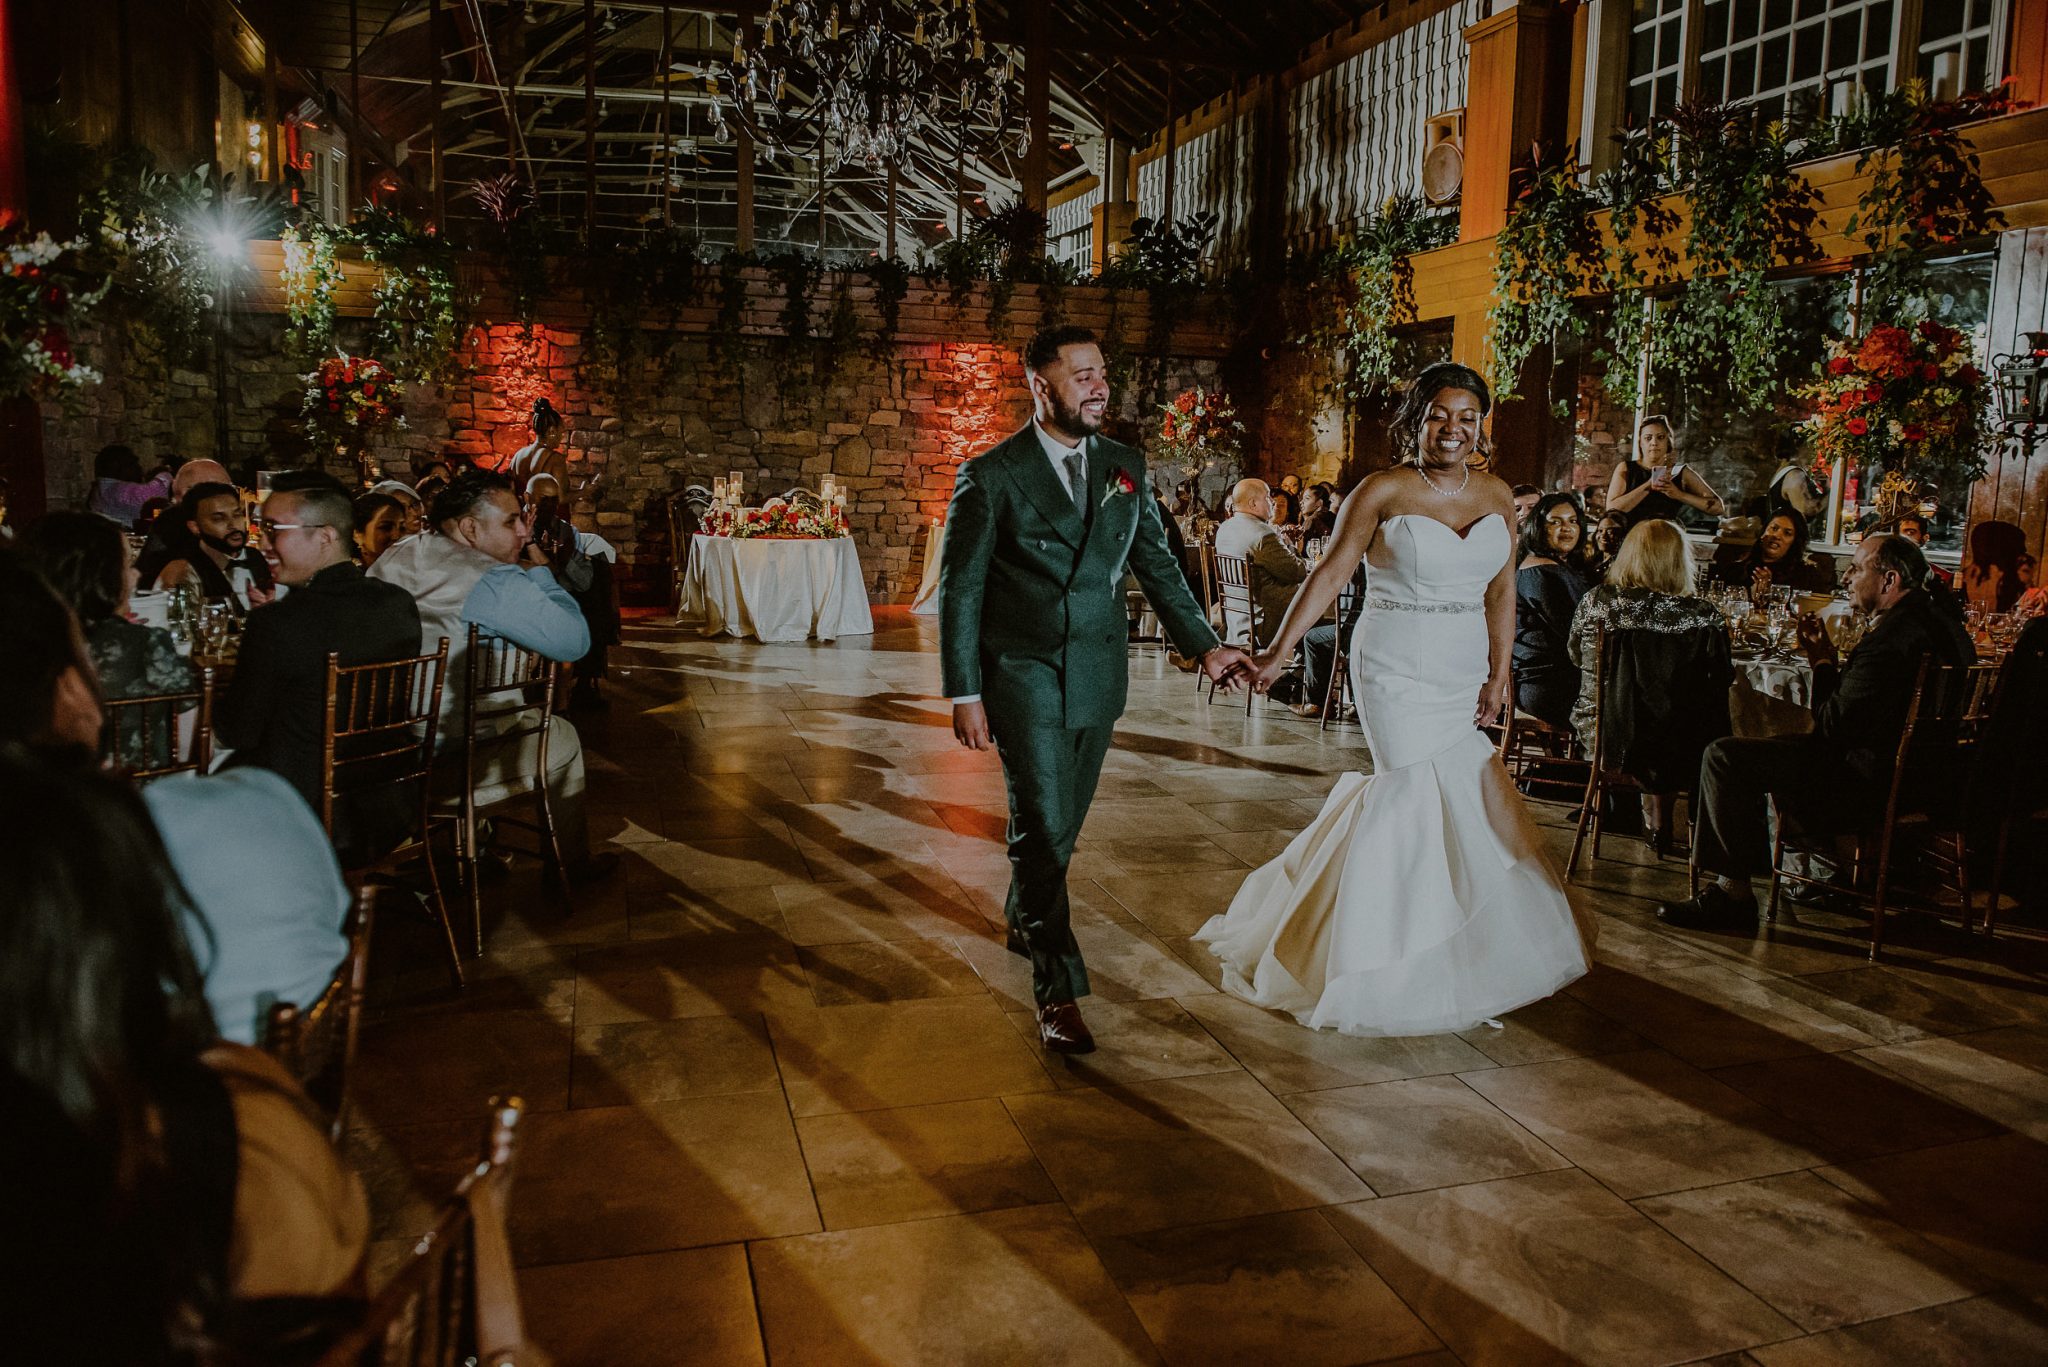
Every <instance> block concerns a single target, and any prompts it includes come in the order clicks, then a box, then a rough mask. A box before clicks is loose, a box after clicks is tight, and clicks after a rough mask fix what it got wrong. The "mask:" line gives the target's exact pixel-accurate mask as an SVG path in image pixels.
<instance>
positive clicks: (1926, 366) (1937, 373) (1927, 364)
mask: <svg viewBox="0 0 2048 1367" xmlns="http://www.w3.org/2000/svg"><path fill="white" fill-rule="evenodd" d="M1920 378H1921V379H1923V380H1938V379H1940V378H1941V367H1940V366H1938V365H1936V364H1935V363H1934V362H1932V361H1922V362H1921V363H1920Z"/></svg>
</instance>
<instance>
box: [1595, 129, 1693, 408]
mask: <svg viewBox="0 0 2048 1367" xmlns="http://www.w3.org/2000/svg"><path fill="white" fill-rule="evenodd" d="M1615 142H1616V144H1617V148H1616V158H1615V163H1614V165H1613V166H1611V167H1609V168H1608V169H1607V170H1606V171H1604V172H1602V173H1601V174H1600V176H1599V178H1598V180H1597V182H1596V184H1595V187H1594V193H1595V195H1596V196H1597V197H1598V199H1599V200H1600V201H1601V202H1602V203H1604V204H1605V205H1606V206H1607V211H1608V216H1607V229H1608V238H1607V249H1606V256H1605V260H1604V262H1603V263H1602V264H1603V269H1602V280H1601V282H1600V283H1601V285H1602V286H1603V287H1604V288H1605V289H1606V290H1607V291H1608V292H1609V293H1610V294H1611V295H1612V296H1613V298H1612V300H1611V303H1610V307H1609V309H1608V317H1607V327H1606V329H1605V336H1604V342H1603V345H1602V346H1600V347H1599V348H1598V349H1597V351H1596V353H1595V354H1596V356H1597V357H1598V359H1599V361H1600V362H1601V373H1602V375H1603V377H1604V379H1603V386H1602V387H1603V388H1605V389H1606V391H1607V394H1608V397H1609V398H1611V399H1612V400H1613V401H1614V402H1615V403H1616V404H1618V405H1620V406H1621V407H1623V408H1629V409H1634V408H1640V407H1641V406H1642V403H1643V396H1642V395H1641V394H1639V393H1638V392H1637V389H1638V381H1639V379H1640V368H1639V367H1638V365H1637V359H1638V358H1639V357H1640V356H1641V355H1642V354H1643V351H1644V349H1645V348H1646V347H1648V346H1650V345H1651V343H1652V341H1653V340H1654V334H1655V331H1656V315H1655V312H1654V308H1653V305H1652V294H1653V292H1654V291H1655V290H1657V289H1658V288H1660V287H1662V286H1665V285H1667V284H1669V283H1670V281H1671V280H1673V279H1674V278H1676V276H1677V273H1678V252H1677V250H1676V249H1675V248H1674V247H1673V246H1672V244H1671V234H1672V233H1673V232H1675V231H1676V230H1677V228H1678V212H1677V210H1675V209H1674V208H1672V207H1671V204H1670V202H1669V201H1668V200H1667V199H1666V195H1667V194H1668V192H1669V190H1670V188H1671V187H1670V176H1671V151H1672V147H1671V135H1670V132H1669V130H1667V129H1663V128H1655V129H1651V130H1649V131H1648V132H1646V133H1644V134H1642V135H1641V136H1630V135H1628V134H1617V135H1616V136H1615Z"/></svg>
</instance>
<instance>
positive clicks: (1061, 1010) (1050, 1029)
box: [1038, 1002, 1095, 1054]
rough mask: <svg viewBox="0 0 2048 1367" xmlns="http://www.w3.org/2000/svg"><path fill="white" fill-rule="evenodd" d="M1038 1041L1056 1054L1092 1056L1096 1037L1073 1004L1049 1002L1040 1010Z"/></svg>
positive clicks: (1079, 1010)
mask: <svg viewBox="0 0 2048 1367" xmlns="http://www.w3.org/2000/svg"><path fill="white" fill-rule="evenodd" d="M1038 1039H1039V1042H1040V1043H1041V1044H1043V1045H1045V1047H1046V1048H1048V1049H1050V1050H1052V1051H1053V1052H1054V1053H1055V1054H1092V1053H1094V1052H1095V1036H1093V1035H1091V1034H1089V1033H1088V1025H1087V1022H1085V1021H1083V1020H1082V1019H1081V1008H1080V1007H1078V1006H1076V1005H1074V1003H1072V1002H1047V1003H1046V1004H1045V1005H1044V1006H1041V1007H1039V1008H1038Z"/></svg>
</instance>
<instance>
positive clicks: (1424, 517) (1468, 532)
mask: <svg viewBox="0 0 2048 1367" xmlns="http://www.w3.org/2000/svg"><path fill="white" fill-rule="evenodd" d="M1403 517H1412V518H1414V519H1415V520H1416V521H1418V522H1434V523H1435V524H1436V525H1437V526H1439V527H1442V528H1443V529H1444V530H1445V531H1447V532H1449V533H1450V534H1451V535H1452V536H1455V537H1457V538H1458V540H1460V541H1470V540H1471V539H1472V533H1473V532H1474V531H1476V530H1478V528H1479V524H1480V523H1482V522H1484V521H1486V519H1488V518H1490V517H1500V514H1499V513H1481V514H1480V515H1479V516H1478V517H1475V518H1473V519H1472V520H1471V521H1470V522H1468V523H1466V524H1465V530H1463V531H1459V530H1458V529H1457V528H1456V527H1453V526H1452V525H1451V524H1450V523H1448V522H1446V521H1444V520H1443V519H1442V518H1440V517H1431V516H1430V515H1429V514H1428V513H1390V514H1389V515H1388V516H1387V517H1385V518H1384V519H1382V520H1383V521H1387V522H1392V521H1394V520H1395V519H1397V518H1403ZM1501 521H1502V522H1506V521H1507V519H1506V518H1504V517H1502V518H1501Z"/></svg>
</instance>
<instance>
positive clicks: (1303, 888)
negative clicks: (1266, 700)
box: [1196, 513, 1594, 1035]
mask: <svg viewBox="0 0 2048 1367" xmlns="http://www.w3.org/2000/svg"><path fill="white" fill-rule="evenodd" d="M1380 536H1381V537H1382V538H1384V539H1385V542H1386V550H1387V553H1388V555H1389V556H1390V557H1391V559H1392V564H1391V566H1390V567H1388V568H1384V569H1382V568H1380V567H1379V566H1374V567H1373V570H1372V578H1371V586H1370V589H1369V591H1368V594H1367V598H1366V603H1365V613H1364V615H1363V616H1362V617H1361V618H1360V619H1359V623H1358V626H1357V629H1356V630H1355V631H1354V632H1353V633H1352V643H1351V677H1352V686H1353V688H1354V689H1355V691H1356V693H1357V696H1358V709H1359V717H1360V719H1361V720H1362V721H1363V723H1364V726H1365V735H1366V742H1367V744H1368V745H1369V746H1370V747H1371V750H1372V758H1373V773H1372V775H1371V776H1370V777H1367V776H1365V775H1363V774H1355V773H1352V774H1345V775H1344V776H1343V777H1342V778H1340V779H1339V780H1338V781H1337V785H1336V787H1335V788H1333V789H1331V791H1330V796H1329V799H1328V800H1327V801H1326V802H1325V803H1324V804H1323V810H1322V813H1321V814H1320V815H1318V816H1317V817H1316V819H1315V820H1314V821H1312V822H1310V823H1309V826H1308V829H1306V830H1304V831H1303V832H1301V834H1299V835H1297V836H1296V837H1295V838H1294V840H1293V842H1292V843H1290V844H1289V845H1288V846H1287V848H1286V850H1285V851H1283V852H1282V853H1281V855H1280V857H1279V858H1277V859H1275V860H1273V861H1272V862H1271V863H1269V864H1267V865H1266V866H1265V867H1263V868H1261V869H1258V870H1256V871H1255V872H1254V873H1253V874H1252V875H1251V876H1250V877H1249V878H1247V879H1246V880H1245V882H1244V885H1243V887H1241V888H1240V889H1239V890H1238V893H1237V897H1236V899H1235V900H1233V901H1232V902H1231V904H1230V910H1229V911H1227V912H1225V913H1224V914H1223V915H1221V916H1217V917H1213V918H1211V920H1210V921H1209V923H1208V924H1207V925H1205V926H1203V927H1202V929H1201V930H1200V931H1199V932H1198V933H1197V935H1196V938H1197V939H1199V940H1203V941H1205V942H1207V943H1208V944H1209V946H1210V947H1211V949H1212V950H1214V952H1215V954H1216V956H1217V957H1218V958H1219V959H1221V960H1222V961H1223V983H1224V986H1225V987H1226V988H1227V989H1228V990H1229V991H1231V992H1233V993H1235V994H1236V995H1238V996H1240V997H1243V998H1245V999H1246V1000H1248V1001H1252V1002H1256V1003H1257V1004H1259V1005H1260V1006H1267V1007H1273V1008H1275V1009H1277V1010H1282V1011H1286V1012H1288V1013H1289V1014H1291V1015H1293V1016H1294V1017H1295V1018H1296V1019H1297V1020H1299V1021H1300V1022H1301V1023H1302V1024H1304V1025H1308V1026H1312V1027H1318V1028H1321V1027H1335V1028H1336V1029H1338V1030H1341V1031H1343V1032H1344V1033H1346V1034H1353V1035H1429V1034H1440V1033H1443V1032H1446V1031H1454V1030H1468V1029H1471V1028H1472V1027H1473V1026H1476V1025H1479V1024H1481V1023H1482V1022H1484V1021H1486V1020H1488V1019H1489V1018H1492V1017H1496V1016H1500V1015H1503V1014H1505V1013H1506V1012H1509V1011H1512V1010H1514V1009H1515V1008H1516V1007H1518V1006H1525V1005H1527V1004H1528V1003H1530V1002H1532V1001H1536V1000H1538V999H1539V998H1542V997H1547V996H1549V995H1550V994H1551V993H1553V992H1555V991H1557V989H1558V988H1560V987H1563V986H1564V985H1565V984H1566V983H1568V982H1571V981H1572V980H1573V979H1575V978H1577V977H1579V976H1580V975H1581V974H1583V973H1584V972H1585V971H1586V968H1587V964H1588V961H1589V959H1590V955H1591V946H1592V942H1593V933H1594V932H1593V923H1592V920H1591V918H1590V917H1589V916H1585V915H1581V914H1578V913H1577V912H1575V911H1574V909H1573V907H1572V905H1571V903H1570V902H1569V901H1568V900H1567V899H1566V897H1565V893H1564V885H1563V884H1562V883H1561V882H1560V881H1559V880H1558V876H1557V873H1556V871H1555V870H1553V869H1552V868H1551V866H1550V863H1549V861H1548V860H1547V859H1545V857H1544V855H1543V852H1542V850H1541V849H1540V848H1539V846H1538V844H1537V835H1536V828H1535V826H1534V824H1533V823H1532V822H1531V821H1530V820H1529V814H1528V812H1527V811H1526V810H1525V809H1524V807H1523V805H1522V798H1521V795H1520V794H1519V793H1517V792H1516V791H1515V787H1514V784H1513V782H1512V781H1511V780H1510V779H1509V778H1508V774H1507V770H1506V769H1505V768H1503V767H1502V765H1501V763H1500V760H1499V759H1498V758H1496V757H1495V755H1494V753H1493V747H1492V746H1491V745H1489V744H1488V743H1487V740H1486V737H1485V736H1484V735H1483V734H1482V733H1481V732H1479V731H1478V730H1476V729H1474V727H1473V725H1472V713H1473V709H1474V707H1475V706H1476V705H1477V703H1478V700H1479V691H1480V689H1481V688H1482V687H1483V686H1484V685H1485V683H1486V675H1487V639H1486V611H1485V604H1484V599H1485V595H1486V586H1487V583H1488V581H1490V580H1491V579H1492V578H1493V576H1494V575H1495V574H1496V573H1498V572H1499V570H1500V567H1501V565H1502V564H1503V563H1504V562H1505V561H1506V559H1507V556H1508V554H1509V551H1510V536H1509V532H1508V526H1507V523H1506V522H1505V521H1504V520H1503V519H1502V518H1501V517H1500V516H1499V515H1498V514H1492V513H1489V514H1488V515H1487V516H1486V517H1484V518H1481V519H1480V520H1479V521H1478V522H1476V523H1474V524H1473V525H1472V526H1471V527H1469V528H1468V529H1467V530H1466V532H1465V534H1464V535H1462V536H1461V535H1459V533H1458V532H1456V531H1455V530H1453V529H1452V528H1451V527H1450V526H1449V524H1447V523H1444V522H1440V521H1437V520H1436V519H1435V518H1431V517H1425V516H1420V515H1417V514H1412V513H1403V514H1399V515H1396V516H1394V517H1390V518H1387V519H1386V520H1385V521H1384V522H1382V523H1381V524H1380Z"/></svg>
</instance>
